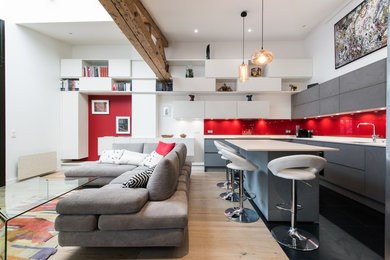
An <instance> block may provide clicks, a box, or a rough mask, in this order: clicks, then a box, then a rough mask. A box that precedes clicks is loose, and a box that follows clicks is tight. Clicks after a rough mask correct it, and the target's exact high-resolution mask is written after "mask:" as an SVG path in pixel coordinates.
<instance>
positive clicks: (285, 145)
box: [226, 140, 338, 152]
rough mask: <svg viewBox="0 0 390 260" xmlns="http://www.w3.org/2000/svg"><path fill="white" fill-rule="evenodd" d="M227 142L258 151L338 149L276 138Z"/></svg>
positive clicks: (246, 149) (249, 150)
mask: <svg viewBox="0 0 390 260" xmlns="http://www.w3.org/2000/svg"><path fill="white" fill-rule="evenodd" d="M226 141H227V142H229V143H231V144H233V145H235V146H237V147H239V148H241V149H243V150H245V151H248V152H255V151H256V152H257V151H267V152H271V151H290V152H317V151H338V149H335V148H330V147H323V146H317V145H307V144H299V143H292V142H284V141H275V140H226Z"/></svg>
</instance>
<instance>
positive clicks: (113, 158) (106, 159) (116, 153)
mask: <svg viewBox="0 0 390 260" xmlns="http://www.w3.org/2000/svg"><path fill="white" fill-rule="evenodd" d="M122 155H123V150H104V151H103V152H102V154H101V155H100V159H99V162H100V163H116V164H118V163H119V160H120V158H121V157H122Z"/></svg>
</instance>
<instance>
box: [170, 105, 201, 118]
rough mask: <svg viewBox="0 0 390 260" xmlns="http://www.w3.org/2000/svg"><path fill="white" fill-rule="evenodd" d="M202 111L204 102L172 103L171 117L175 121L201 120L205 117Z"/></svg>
mask: <svg viewBox="0 0 390 260" xmlns="http://www.w3.org/2000/svg"><path fill="white" fill-rule="evenodd" d="M204 109H205V105H204V101H174V102H173V111H172V117H173V118H175V119H183V118H200V119H203V118H204V115H205V112H204Z"/></svg>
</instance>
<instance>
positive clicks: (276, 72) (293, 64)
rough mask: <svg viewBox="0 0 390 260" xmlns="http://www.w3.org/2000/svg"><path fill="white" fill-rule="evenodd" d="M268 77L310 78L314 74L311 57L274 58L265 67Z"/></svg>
mask: <svg viewBox="0 0 390 260" xmlns="http://www.w3.org/2000/svg"><path fill="white" fill-rule="evenodd" d="M265 76H266V77H279V78H283V79H310V78H311V77H312V76H313V61H312V60H311V59H274V60H273V61H272V62H271V63H270V64H267V66H266V67H265Z"/></svg>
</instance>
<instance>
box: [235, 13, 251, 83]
mask: <svg viewBox="0 0 390 260" xmlns="http://www.w3.org/2000/svg"><path fill="white" fill-rule="evenodd" d="M246 15H247V13H246V11H242V12H241V17H242V64H241V65H240V67H239V68H238V78H239V79H240V81H241V82H245V81H247V80H248V78H249V68H248V64H245V54H244V50H245V17H246Z"/></svg>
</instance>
